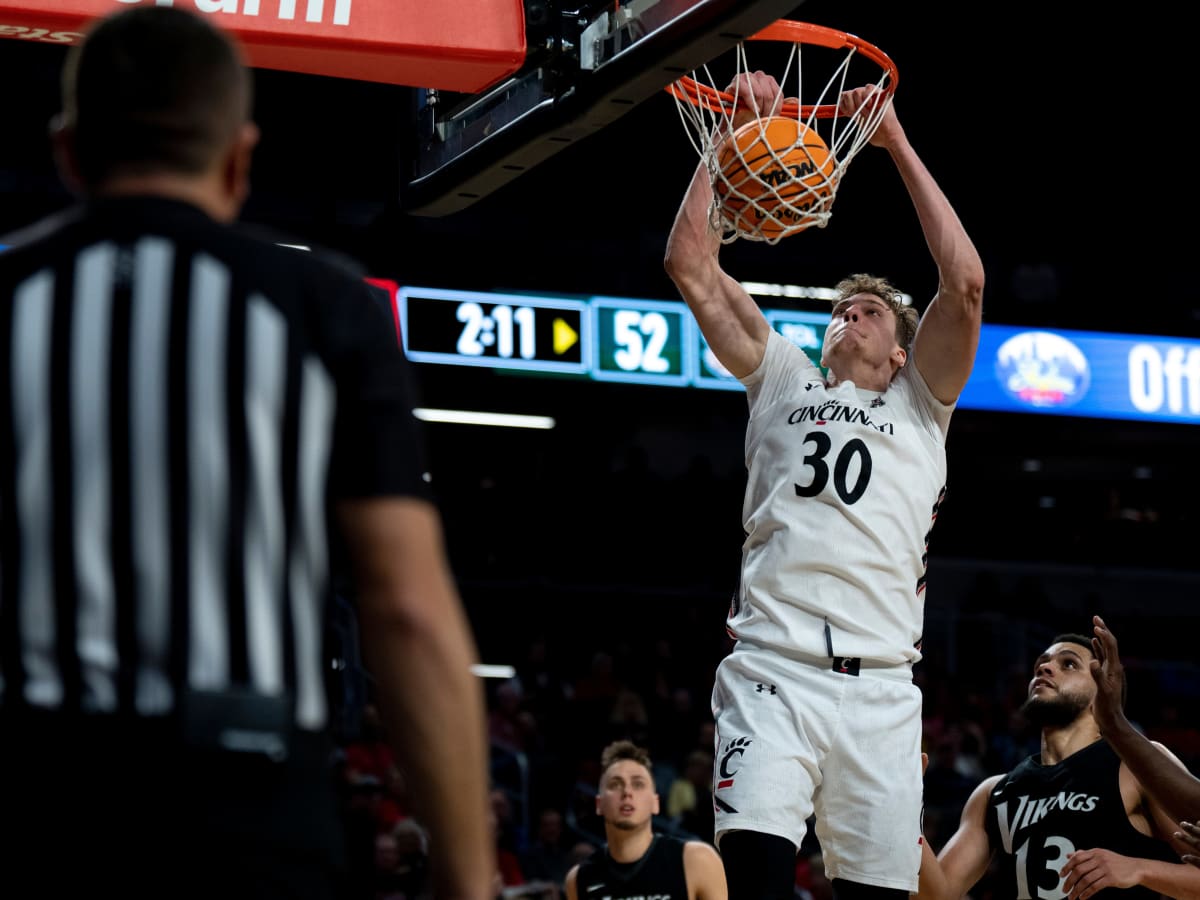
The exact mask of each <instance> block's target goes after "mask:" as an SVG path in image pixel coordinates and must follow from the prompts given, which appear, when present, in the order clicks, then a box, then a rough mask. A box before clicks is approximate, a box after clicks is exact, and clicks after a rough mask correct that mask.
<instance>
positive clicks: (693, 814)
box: [666, 750, 713, 844]
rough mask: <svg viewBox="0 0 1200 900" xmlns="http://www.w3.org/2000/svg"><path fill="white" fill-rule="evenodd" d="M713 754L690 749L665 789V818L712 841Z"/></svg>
mask: <svg viewBox="0 0 1200 900" xmlns="http://www.w3.org/2000/svg"><path fill="white" fill-rule="evenodd" d="M712 778H713V755H712V754H711V753H708V752H707V751H704V750H693V751H692V752H691V753H689V754H688V756H687V760H686V761H685V763H684V767H683V774H682V775H681V776H680V777H679V778H676V779H675V782H674V783H673V784H672V785H671V789H670V791H669V792H668V793H667V809H666V815H667V818H668V819H670V820H671V823H672V824H673V825H675V826H676V827H677V828H680V829H682V830H684V831H686V832H688V834H692V835H695V836H696V837H698V838H700V839H702V840H705V841H708V842H709V843H710V844H711V843H712V842H713V794H712Z"/></svg>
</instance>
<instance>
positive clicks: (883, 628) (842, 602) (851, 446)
mask: <svg viewBox="0 0 1200 900" xmlns="http://www.w3.org/2000/svg"><path fill="white" fill-rule="evenodd" d="M741 381H742V384H743V385H745V387H746V391H747V398H748V400H749V404H750V420H749V424H748V426H747V430H746V468H747V470H748V481H747V486H746V496H745V501H744V504H743V508H742V520H743V525H744V528H745V532H746V540H745V543H744V544H743V546H742V575H741V585H740V590H739V592H738V596H737V598H736V599H735V601H734V603H733V606H732V608H731V609H730V616H729V622H728V625H729V630H730V634H731V635H732V636H733V637H734V638H736V639H738V640H746V641H749V642H751V643H753V644H755V645H758V646H761V647H768V648H771V649H775V650H777V651H779V652H781V653H784V654H788V653H796V654H801V655H805V656H816V657H829V656H850V657H855V656H857V657H862V658H863V659H867V660H873V661H876V662H879V663H884V664H900V663H903V662H916V661H917V660H919V659H920V658H921V649H920V645H921V634H922V629H923V623H924V606H925V595H924V591H925V572H926V561H927V541H928V536H929V531H930V529H931V528H932V527H933V522H934V520H935V519H936V518H937V509H938V504H939V503H940V502H941V498H942V495H943V493H944V490H945V483H946V448H945V439H946V429H947V427H948V426H949V424H950V415H951V413H952V412H953V410H954V406H953V405H946V404H944V403H941V402H939V401H938V400H937V399H936V398H935V397H934V396H933V394H932V393H931V392H930V390H929V387H928V386H927V385H926V384H925V381H924V379H923V378H922V377H921V375H920V373H918V372H917V371H916V367H915V365H914V364H911V363H910V364H909V365H906V366H905V367H904V368H903V369H901V370H900V372H899V374H898V375H897V376H896V378H895V379H894V380H893V382H892V384H891V385H890V386H889V387H888V389H887V390H886V391H885V392H884V393H882V394H880V393H876V392H874V391H866V390H860V389H858V388H856V387H855V385H854V384H853V383H852V382H844V383H842V384H838V385H836V386H834V387H827V386H826V384H825V381H824V379H823V378H822V377H821V371H820V369H818V368H817V367H816V366H815V365H813V363H812V362H811V360H809V358H808V356H807V355H805V353H804V351H802V350H801V349H800V348H798V347H796V346H795V345H794V344H792V343H791V342H790V341H788V340H787V339H786V338H784V337H783V336H782V335H780V334H778V333H777V332H774V331H772V332H771V334H770V338H769V340H768V341H767V348H766V353H765V354H764V356H763V361H762V364H761V365H760V366H759V367H758V369H756V370H755V371H754V372H752V373H751V374H750V375H747V376H746V377H745V378H743V379H741Z"/></svg>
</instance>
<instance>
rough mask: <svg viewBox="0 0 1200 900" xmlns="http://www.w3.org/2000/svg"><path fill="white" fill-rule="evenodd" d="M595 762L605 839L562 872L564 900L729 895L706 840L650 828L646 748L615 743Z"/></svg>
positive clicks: (721, 899)
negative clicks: (598, 770) (598, 771)
mask: <svg viewBox="0 0 1200 900" xmlns="http://www.w3.org/2000/svg"><path fill="white" fill-rule="evenodd" d="M600 765H601V767H602V769H603V772H602V774H601V776H600V786H599V792H598V793H597V794H596V814H597V815H598V816H600V818H602V819H603V820H604V834H605V837H606V838H607V842H606V843H605V846H604V849H603V850H601V851H600V852H598V853H595V854H593V855H592V856H591V857H589V858H588V859H586V860H584V861H583V862H581V863H579V864H578V865H577V866H575V867H574V868H572V869H571V871H570V872H568V873H567V881H566V889H567V900H581V898H582V900H727V898H728V897H729V892H728V889H727V888H726V886H725V869H724V866H723V865H722V864H721V857H720V856H718V855H717V851H716V849H715V848H714V847H713V846H712V845H711V844H707V843H705V842H704V841H700V840H687V841H685V840H681V839H679V838H676V837H672V836H670V835H665V834H656V833H655V832H654V829H653V817H654V815H655V814H656V813H657V812H658V793H657V792H656V791H655V789H654V776H653V775H652V774H651V768H650V756H649V754H648V753H647V752H646V751H645V750H643V749H642V748H641V747H638V746H637V745H636V744H634V743H633V742H632V741H614V742H613V743H611V744H609V745H608V746H607V747H605V748H604V753H603V754H602V755H601V757H600Z"/></svg>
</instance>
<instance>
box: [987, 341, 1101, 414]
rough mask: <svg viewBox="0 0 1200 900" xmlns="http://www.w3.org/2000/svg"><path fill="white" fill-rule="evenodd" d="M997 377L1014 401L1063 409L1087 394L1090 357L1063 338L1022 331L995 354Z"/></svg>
mask: <svg viewBox="0 0 1200 900" xmlns="http://www.w3.org/2000/svg"><path fill="white" fill-rule="evenodd" d="M996 378H997V379H998V380H999V381H1000V384H1001V386H1002V387H1003V388H1004V390H1005V391H1006V392H1007V393H1008V394H1009V395H1010V396H1011V397H1013V398H1014V399H1016V400H1018V401H1020V402H1021V403H1025V404H1027V405H1029V406H1034V407H1039V408H1045V407H1056V406H1057V407H1064V406H1070V405H1071V404H1073V403H1075V402H1076V401H1077V400H1079V398H1080V397H1082V396H1083V395H1084V394H1086V393H1087V389H1088V385H1089V384H1090V383H1091V380H1092V376H1091V372H1090V370H1089V369H1088V362H1087V357H1086V356H1084V355H1083V352H1082V351H1081V350H1080V349H1079V348H1078V347H1076V346H1075V345H1074V344H1072V343H1071V342H1070V341H1069V340H1067V339H1066V338H1065V337H1062V336H1061V335H1057V334H1053V333H1051V332H1049V331H1023V332H1021V333H1020V334H1017V335H1013V336H1012V337H1010V338H1009V339H1008V340H1007V341H1005V342H1004V343H1003V344H1001V345H1000V349H998V350H997V351H996Z"/></svg>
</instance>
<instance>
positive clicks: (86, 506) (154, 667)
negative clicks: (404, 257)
mask: <svg viewBox="0 0 1200 900" xmlns="http://www.w3.org/2000/svg"><path fill="white" fill-rule="evenodd" d="M3 243H7V244H9V245H10V249H8V250H6V251H4V252H3V253H0V360H2V361H3V364H2V365H0V695H2V696H3V701H4V705H5V707H6V708H9V709H14V708H18V709H19V708H29V707H32V708H37V709H52V710H64V711H68V712H80V713H101V714H103V713H124V714H129V713H132V714H135V715H137V716H143V717H154V716H160V715H165V714H168V713H170V712H171V711H172V710H173V709H174V707H175V704H176V702H177V698H178V697H179V696H180V693H181V691H182V690H184V689H193V690H201V691H207V690H213V691H219V690H225V689H229V688H239V689H246V690H249V691H252V692H254V693H259V694H263V695H268V696H287V697H290V698H291V699H292V701H293V703H294V711H295V721H296V723H297V725H299V726H300V727H301V728H304V729H319V728H322V727H324V725H325V723H326V721H327V715H328V711H327V698H326V696H325V683H324V677H325V674H324V664H323V663H324V658H323V648H322V630H323V624H324V618H323V616H324V609H325V607H324V604H325V602H326V599H327V590H328V582H329V571H328V570H329V553H328V546H327V535H326V520H327V499H328V498H329V497H330V495H331V494H330V492H332V494H333V495H334V496H373V495H384V494H416V495H421V496H427V491H428V488H427V487H426V485H425V483H424V480H423V478H422V475H423V465H422V462H423V460H422V459H421V452H420V450H421V448H420V444H419V435H418V432H417V430H416V429H417V426H416V423H415V422H414V420H413V417H412V411H411V402H410V399H411V396H410V390H409V387H408V372H407V369H406V364H405V361H404V359H403V355H402V353H401V352H400V350H399V347H398V345H397V341H396V338H395V332H394V330H393V325H392V322H391V321H389V320H388V318H387V316H386V313H385V312H384V310H383V308H382V306H381V305H380V304H378V303H377V302H376V301H375V298H373V297H372V296H371V295H370V291H371V288H369V287H368V286H367V285H366V284H365V283H364V282H363V281H362V279H361V277H359V276H358V275H357V274H356V273H352V272H350V271H349V270H348V269H346V270H343V269H342V268H340V267H339V266H336V265H334V264H332V263H330V262H327V261H321V260H318V259H316V258H313V257H312V256H311V255H310V254H305V253H303V252H302V251H297V250H294V249H290V248H285V247H280V246H276V245H275V244H274V243H273V242H272V241H270V240H266V239H265V238H262V237H259V236H255V235H251V234H250V233H249V232H247V231H245V230H244V229H236V228H229V227H226V226H222V225H220V224H218V223H215V222H214V221H212V220H211V219H209V218H208V217H207V216H205V215H204V214H203V213H202V212H200V211H199V210H197V209H195V208H193V207H190V206H187V205H184V204H182V203H179V202H176V201H171V200H165V199H155V198H120V199H117V198H112V199H108V200H104V201H99V202H95V203H92V204H90V205H87V206H84V207H80V208H78V209H74V210H71V211H69V212H67V213H63V214H61V215H58V216H55V217H52V218H51V219H49V220H47V221H45V222H43V223H40V224H39V225H37V226H35V227H34V228H32V229H29V230H28V231H26V232H24V233H22V234H20V235H17V236H13V237H10V238H9V239H8V240H6V241H3Z"/></svg>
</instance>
